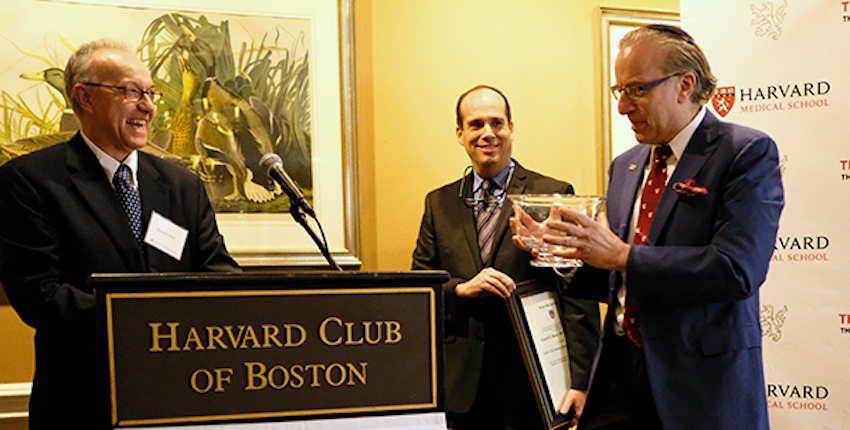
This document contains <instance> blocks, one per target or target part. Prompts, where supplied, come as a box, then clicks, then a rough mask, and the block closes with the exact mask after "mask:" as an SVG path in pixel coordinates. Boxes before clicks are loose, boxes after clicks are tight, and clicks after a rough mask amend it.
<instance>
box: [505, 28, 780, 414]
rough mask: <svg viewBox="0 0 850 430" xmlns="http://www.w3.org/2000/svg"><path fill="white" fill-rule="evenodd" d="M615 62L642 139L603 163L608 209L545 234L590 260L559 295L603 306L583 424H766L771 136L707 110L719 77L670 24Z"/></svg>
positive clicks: (631, 42)
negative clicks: (762, 313) (763, 307)
mask: <svg viewBox="0 0 850 430" xmlns="http://www.w3.org/2000/svg"><path fill="white" fill-rule="evenodd" d="M614 69H615V74H616V78H617V85H615V86H614V87H612V88H611V90H612V92H613V93H614V96H615V97H617V100H618V109H619V112H620V114H621V115H625V116H627V117H628V119H629V122H630V123H631V125H632V131H634V133H635V138H636V139H637V141H638V143H640V145H637V146H635V147H634V148H632V149H630V150H629V151H627V152H625V153H624V154H623V155H621V156H619V157H617V158H616V159H615V160H614V161H613V162H612V163H611V167H610V168H609V176H610V182H609V186H608V200H607V204H608V212H607V218H606V217H601V219H599V220H591V219H589V218H588V217H585V216H583V215H581V214H579V213H577V212H573V211H566V210H562V211H561V212H562V213H563V214H564V215H566V216H567V217H569V218H570V219H572V220H574V221H575V222H576V223H577V224H571V223H567V222H558V223H554V224H553V227H554V228H557V229H559V230H561V231H562V234H561V235H558V236H552V237H549V238H547V241H549V242H551V243H554V244H559V245H564V246H566V247H572V248H573V250H570V251H566V252H562V253H561V252H556V254H557V255H559V256H562V257H566V258H580V259H582V260H584V261H585V263H587V264H586V265H585V266H584V267H582V268H579V269H578V270H577V271H576V273H575V276H574V278H573V279H572V281H571V282H570V284H569V286H568V287H567V289H566V294H569V295H577V296H580V297H596V298H597V300H601V301H605V302H607V303H608V305H609V306H608V314H607V317H606V323H605V333H604V335H603V339H602V346H601V347H600V352H599V353H598V359H597V366H596V368H595V372H594V374H593V376H592V379H591V383H590V390H589V392H588V397H587V404H586V407H585V411H584V415H583V416H582V419H581V421H580V422H579V429H648V430H655V429H662V428H664V429H689V430H699V429H705V430H709V429H710V430H722V429H729V430H733V429H736V430H737V429H748V430H757V429H762V430H764V429H768V428H769V424H768V419H767V405H766V403H765V398H766V397H765V387H764V375H763V368H762V350H761V329H760V326H759V297H758V292H759V287H760V286H761V284H762V283H763V282H764V280H765V277H766V274H767V268H768V264H769V263H770V258H771V255H772V254H773V246H774V243H775V240H776V233H777V229H778V227H779V216H780V214H781V212H782V208H783V205H784V199H783V188H782V180H781V177H780V170H779V157H778V152H777V148H776V144H775V143H774V142H773V140H771V139H770V137H768V136H767V135H766V134H764V133H762V132H759V131H757V130H753V129H750V128H746V127H743V126H740V125H735V124H730V123H724V122H721V121H720V120H718V119H717V118H716V117H715V116H714V115H712V114H711V113H710V112H708V110H707V109H706V108H705V106H704V104H705V103H706V102H707V101H708V100H709V99H710V98H711V96H712V94H713V93H714V88H715V82H716V80H715V78H714V76H713V75H712V73H711V69H710V68H709V65H708V61H707V60H706V58H705V55H704V54H703V52H702V50H701V49H700V48H699V47H698V46H697V45H696V43H695V42H694V40H693V39H692V38H691V36H690V35H688V34H687V33H686V32H684V31H682V30H681V29H679V28H676V27H670V26H661V25H651V26H646V27H642V28H639V29H637V30H634V31H632V32H630V33H629V34H627V35H626V36H625V37H624V38H623V39H622V40H621V41H620V52H619V55H618V56H617V60H616V63H615V67H614ZM514 241H515V243H518V245H521V243H519V242H518V241H517V240H516V239H514Z"/></svg>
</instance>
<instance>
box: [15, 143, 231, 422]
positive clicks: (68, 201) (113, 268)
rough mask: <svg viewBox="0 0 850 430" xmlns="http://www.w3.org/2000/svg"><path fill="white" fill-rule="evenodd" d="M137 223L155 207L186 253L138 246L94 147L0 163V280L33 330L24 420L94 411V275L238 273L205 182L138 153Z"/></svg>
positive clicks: (60, 148)
mask: <svg viewBox="0 0 850 430" xmlns="http://www.w3.org/2000/svg"><path fill="white" fill-rule="evenodd" d="M137 176H138V180H139V190H140V192H141V197H142V210H143V218H144V219H143V226H144V227H145V228H146V227H147V224H148V221H149V219H150V216H151V212H152V211H156V212H158V213H159V214H161V215H163V216H165V217H166V218H168V219H170V220H171V221H173V222H175V223H176V224H178V225H180V226H182V227H183V228H186V229H187V230H188V231H189V236H188V238H187V240H186V245H185V248H184V250H183V256H182V258H181V259H180V260H176V259H174V258H172V257H171V256H169V255H167V254H165V253H163V252H161V251H159V250H157V249H156V248H153V247H151V246H148V245H145V247H146V249H145V252H144V254H143V253H142V251H141V249H140V248H139V246H138V245H137V242H136V240H135V238H134V236H133V233H132V232H131V230H130V226H129V221H128V220H127V216H126V215H125V214H124V211H123V209H122V208H121V205H120V203H119V202H118V199H117V197H116V195H115V192H114V191H113V189H112V187H111V186H110V184H109V182H108V180H107V177H106V174H105V173H104V171H103V168H102V167H101V165H100V163H99V162H98V160H97V158H96V157H95V155H94V154H93V153H92V152H91V150H90V149H89V148H88V146H86V144H85V142H84V141H83V139H82V137H81V136H80V134H79V133H78V134H77V135H76V136H74V137H73V138H72V139H71V140H70V141H69V142H66V143H63V144H59V145H55V146H52V147H49V148H46V149H44V150H41V151H38V152H35V153H32V154H30V155H26V156H22V157H19V158H17V159H14V160H12V161H9V162H8V163H6V164H5V165H4V166H3V167H2V168H0V282H2V283H3V287H4V288H5V290H6V294H7V295H8V296H9V301H10V302H11V304H12V306H13V307H14V308H15V310H16V311H17V313H18V315H20V317H21V319H23V320H24V322H26V323H27V324H29V325H30V326H32V327H34V328H35V329H36V336H35V344H36V374H35V378H34V380H33V389H32V396H31V398H30V425H31V428H51V427H53V428H91V427H92V425H93V424H92V423H93V422H94V421H93V420H94V419H95V414H96V411H97V407H98V406H97V405H96V403H97V399H96V355H95V322H94V321H95V317H94V310H95V302H94V296H93V294H92V290H91V288H90V287H89V286H88V285H87V283H86V279H87V277H88V276H89V275H90V274H92V273H98V272H101V273H103V272H107V273H110V272H111V273H122V272H137V273H138V272H192V271H238V270H239V267H238V265H237V264H236V262H235V261H234V260H233V259H232V258H231V257H230V255H229V254H228V253H227V250H226V249H225V247H224V242H223V239H222V237H221V235H220V234H219V232H218V228H217V225H216V222H215V213H214V212H213V210H212V208H211V206H210V204H209V200H208V197H207V194H206V191H205V190H204V185H203V183H202V182H201V181H200V180H199V179H198V178H197V176H195V175H193V174H192V173H190V172H189V171H188V170H186V169H185V168H183V167H181V166H178V165H177V164H175V163H172V162H170V161H164V160H161V159H159V158H156V157H153V156H151V155H149V154H145V153H142V152H140V153H139V168H138V174H137Z"/></svg>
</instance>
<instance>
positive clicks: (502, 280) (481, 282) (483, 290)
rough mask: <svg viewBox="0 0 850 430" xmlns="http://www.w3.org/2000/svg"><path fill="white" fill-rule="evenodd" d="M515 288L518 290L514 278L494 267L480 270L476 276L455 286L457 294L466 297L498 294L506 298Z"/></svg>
mask: <svg viewBox="0 0 850 430" xmlns="http://www.w3.org/2000/svg"><path fill="white" fill-rule="evenodd" d="M514 290H516V283H514V280H513V279H511V277H510V276H508V275H506V274H504V273H502V272H500V271H498V270H496V269H494V268H492V267H488V268H486V269H484V270H482V271H480V272H478V274H477V275H475V277H474V278H472V279H470V280H469V281H466V282H464V283H461V284H457V286H456V287H455V292H457V295H458V296H460V297H465V298H473V297H487V296H490V295H496V296H499V297H501V298H503V299H506V298H508V296H510V295H511V293H512V292H513V291H514Z"/></svg>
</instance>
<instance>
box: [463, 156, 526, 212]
mask: <svg viewBox="0 0 850 430" xmlns="http://www.w3.org/2000/svg"><path fill="white" fill-rule="evenodd" d="M514 169H516V165H511V166H510V171H509V172H508V180H507V181H505V187H507V186H509V185H510V184H511V178H513V176H514ZM471 171H472V166H466V169H464V170H463V176H461V177H460V188H459V189H458V190H457V196H458V198H459V199H461V200H463V203H464V204H466V206H467V207H470V208H472V207H475V206H478V205H479V204H482V203H483V204H484V206H492V205H494V204H497V203H499V202H502V201H504V200H505V196H507V195H508V193H507V192H506V190H505V189H501V188H500V189H499V191H501V192H500V193H499V192H496V193H493V194H491V195H490V196H488V197H485V198H476V197H464V196H463V191H464V188H465V185H466V177H467V176H469V174H470V172H471ZM474 195H475V190H473V196H474Z"/></svg>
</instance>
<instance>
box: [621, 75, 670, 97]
mask: <svg viewBox="0 0 850 430" xmlns="http://www.w3.org/2000/svg"><path fill="white" fill-rule="evenodd" d="M683 74H685V72H679V73H674V74H672V75H669V76H665V77H663V78H661V79H659V80H657V81H652V82H650V83H648V84H643V85H637V84H629V85H624V86H621V85H612V86H611V94H613V95H614V98H616V99H617V100H620V97H622V96H623V94H625V95H626V96H627V97H628V98H630V99H631V100H632V101H637V100H638V99H639V98H641V97H643V95H644V93H646V90H648V89H650V88H655V87H657V86H659V85H661V84H663V83H664V81H666V80H668V79H670V78H672V77H674V76H679V75H683Z"/></svg>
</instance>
